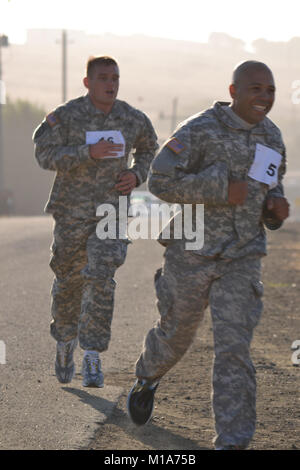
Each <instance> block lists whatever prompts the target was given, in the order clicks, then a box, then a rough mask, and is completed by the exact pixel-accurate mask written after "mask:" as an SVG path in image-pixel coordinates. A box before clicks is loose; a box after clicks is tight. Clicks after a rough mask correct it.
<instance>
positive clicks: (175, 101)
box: [171, 98, 178, 133]
mask: <svg viewBox="0 0 300 470" xmlns="http://www.w3.org/2000/svg"><path fill="white" fill-rule="evenodd" d="M177 105H178V98H174V99H173V105H172V116H171V133H172V132H174V129H175V127H176V124H177Z"/></svg>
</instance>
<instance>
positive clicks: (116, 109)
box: [84, 93, 121, 118]
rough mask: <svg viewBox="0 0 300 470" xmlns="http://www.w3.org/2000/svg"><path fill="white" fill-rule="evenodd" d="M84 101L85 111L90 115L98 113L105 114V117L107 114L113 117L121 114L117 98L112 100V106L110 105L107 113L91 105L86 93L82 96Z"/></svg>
mask: <svg viewBox="0 0 300 470" xmlns="http://www.w3.org/2000/svg"><path fill="white" fill-rule="evenodd" d="M84 102H85V106H86V110H87V112H88V113H89V114H91V115H95V114H99V115H103V116H106V117H108V116H110V117H111V116H112V117H114V118H116V117H119V116H120V115H121V110H120V102H119V100H116V101H115V102H114V104H113V107H112V109H111V111H110V113H108V114H105V113H104V112H103V111H101V109H97V108H96V107H95V106H94V105H93V103H92V101H91V99H90V96H89V94H88V93H87V94H86V95H85V97H84Z"/></svg>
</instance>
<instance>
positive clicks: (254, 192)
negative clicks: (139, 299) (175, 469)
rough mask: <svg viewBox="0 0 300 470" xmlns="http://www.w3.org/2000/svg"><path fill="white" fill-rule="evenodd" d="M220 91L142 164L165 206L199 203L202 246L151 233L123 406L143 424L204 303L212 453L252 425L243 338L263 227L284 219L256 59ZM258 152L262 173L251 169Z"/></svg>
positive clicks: (280, 151)
mask: <svg viewBox="0 0 300 470" xmlns="http://www.w3.org/2000/svg"><path fill="white" fill-rule="evenodd" d="M230 94H231V97H232V103H231V104H230V103H223V102H216V103H215V104H214V105H213V107H212V108H210V109H208V110H206V111H204V112H201V113H199V114H197V115H195V116H192V117H191V118H190V119H188V120H187V121H185V122H183V123H182V124H180V125H179V127H178V128H177V129H176V131H175V133H174V135H173V136H172V137H171V138H170V139H169V140H168V141H167V142H166V143H165V144H164V146H163V147H162V149H161V150H160V152H159V153H158V155H157V156H156V158H155V159H154V160H153V162H152V165H151V170H150V175H149V189H150V191H151V192H152V193H153V194H155V195H156V196H158V197H159V198H161V199H163V200H165V201H167V202H170V203H179V204H193V205H195V204H204V244H203V246H202V248H200V249H197V250H193V251H192V250H187V249H186V248H185V243H186V240H185V239H182V240H175V239H173V240H171V239H169V240H167V239H164V238H163V236H161V237H160V239H159V241H160V243H162V244H163V245H164V246H166V251H165V255H164V257H165V260H164V265H163V267H162V269H159V270H158V272H157V273H156V276H155V287H156V292H157V299H158V302H157V306H158V309H159V312H160V320H159V321H158V322H157V324H156V325H155V327H154V328H152V329H151V330H150V331H149V332H148V334H147V336H146V338H145V341H144V347H143V351H142V353H141V355H140V358H139V360H138V361H137V364H136V376H137V378H138V380H137V381H136V383H135V384H134V386H133V388H132V389H131V391H130V393H129V396H128V402H127V407H128V412H129V416H130V417H131V419H132V420H133V421H134V422H135V423H136V424H137V425H142V424H145V423H146V422H148V421H149V419H150V418H151V413H152V409H153V404H154V393H155V390H156V388H157V386H158V383H159V381H160V379H161V378H162V376H163V375H164V374H166V373H167V371H169V370H170V368H171V367H172V366H174V364H176V362H177V361H178V360H179V359H180V358H181V357H182V356H183V354H184V353H185V352H186V350H187V349H188V347H189V346H190V344H191V342H192V340H193V338H194V335H195V333H196V330H197V327H198V326H199V325H200V323H201V320H202V318H203V314H204V310H205V308H206V307H207V306H208V305H209V306H210V311H211V316H212V324H213V333H214V351H215V356H214V367H213V397H212V401H213V413H214V418H215V427H216V438H215V439H214V445H215V448H217V449H231V448H240V449H241V448H246V447H247V446H248V444H249V442H250V440H251V438H252V436H253V433H254V430H255V420H256V412H255V408H256V406H255V395H256V383H255V368H254V366H253V364H252V362H251V358H250V342H251V339H252V335H253V330H254V327H255V326H256V325H257V323H258V321H259V318H260V315H261V312H262V306H263V304H262V295H263V285H262V282H261V280H260V271H261V257H263V256H264V255H266V235H265V229H264V224H265V225H266V226H267V227H268V228H270V229H276V228H279V227H280V225H281V224H282V222H283V220H284V219H285V218H286V217H287V216H288V202H287V201H286V199H285V198H284V195H283V186H282V177H283V174H284V172H285V148H284V144H283V141H282V138H281V133H280V131H279V129H278V128H277V127H276V126H275V125H274V124H273V122H272V121H270V120H269V119H268V118H267V117H266V114H267V113H268V112H269V111H270V109H271V107H272V105H273V101H274V95H275V86H274V81H273V76H272V73H271V71H270V70H269V68H268V67H267V66H266V65H265V64H262V63H260V62H252V61H251V62H249V61H248V62H245V63H243V64H240V65H239V66H238V67H237V68H236V70H235V71H234V75H233V83H232V85H231V86H230ZM258 144H260V145H261V146H263V147H260V146H259V145H258ZM262 148H263V151H264V152H263V156H264V158H266V161H267V162H268V163H267V166H266V168H265V169H264V172H265V171H266V172H268V173H267V176H266V175H265V173H264V172H263V173H262V174H258V173H257V172H255V171H254V169H253V166H252V165H253V162H254V157H255V155H256V154H257V152H258V150H257V149H259V150H261V149H262ZM272 151H275V152H274V154H275V153H276V157H275V156H274V154H273V153H272ZM268 152H269V153H268ZM270 152H271V153H270ZM270 155H271V158H274V161H273V163H272V161H268V158H269V156H270ZM278 161H281V163H280V164H278V163H277V162H278ZM250 170H251V171H250ZM250 174H251V175H252V176H251V177H250V176H249V175H250ZM268 178H269V180H268ZM266 181H269V184H267V183H266ZM175 217H176V216H175ZM172 223H174V220H173V221H172ZM172 223H171V225H172ZM195 228H196V227H195V226H194V230H195Z"/></svg>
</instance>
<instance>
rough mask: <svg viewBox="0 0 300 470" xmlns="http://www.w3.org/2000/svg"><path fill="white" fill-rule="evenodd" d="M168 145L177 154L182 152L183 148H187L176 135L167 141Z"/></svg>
mask: <svg viewBox="0 0 300 470" xmlns="http://www.w3.org/2000/svg"><path fill="white" fill-rule="evenodd" d="M167 147H168V148H169V149H170V150H172V151H173V152H175V153H176V154H178V153H180V152H182V150H184V149H185V146H184V145H183V144H182V143H181V142H179V140H178V139H175V137H174V138H173V139H171V140H169V142H168V143H167Z"/></svg>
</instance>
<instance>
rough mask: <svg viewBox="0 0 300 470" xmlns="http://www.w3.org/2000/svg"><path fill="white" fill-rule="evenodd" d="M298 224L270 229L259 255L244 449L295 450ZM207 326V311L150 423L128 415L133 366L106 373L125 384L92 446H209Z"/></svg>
mask: <svg viewBox="0 0 300 470" xmlns="http://www.w3.org/2000/svg"><path fill="white" fill-rule="evenodd" d="M299 234H300V223H294V224H289V223H287V224H286V225H285V226H284V227H283V228H281V229H280V230H278V231H276V232H270V231H269V232H268V242H269V243H268V245H269V255H268V256H267V257H266V258H264V260H263V281H264V285H265V297H264V313H263V317H262V320H261V322H260V324H259V326H258V327H257V328H256V330H255V335H254V339H253V343H252V358H253V362H254V364H255V367H256V371H257V430H256V433H255V436H254V439H253V441H252V443H251V446H250V449H256V450H292V449H300V438H299V429H300V402H299V377H300V366H298V367H297V366H294V365H293V363H292V359H291V357H292V351H291V345H292V343H293V342H294V341H295V340H300V320H299V310H300V236H299ZM212 360H213V341H212V328H211V320H210V315H209V310H208V311H207V312H206V315H205V319H204V322H203V324H202V327H201V329H199V332H198V334H197V337H196V339H195V341H194V343H193V345H192V346H191V348H190V349H189V351H188V352H187V353H186V355H185V356H184V358H183V359H182V360H181V361H180V362H179V363H178V364H177V365H176V367H174V368H173V369H172V370H171V371H170V372H169V373H168V374H167V375H166V376H165V377H164V379H163V380H162V382H161V384H160V387H159V388H158V390H157V393H156V400H155V410H154V413H153V418H152V421H151V422H150V423H149V424H148V425H146V426H145V427H143V428H137V427H135V426H134V425H133V424H132V423H131V422H130V420H129V418H128V416H127V414H126V399H127V392H128V391H129V389H130V387H131V385H132V383H133V381H134V376H133V372H132V370H128V371H124V370H123V371H121V372H114V373H111V374H108V375H107V377H106V383H107V384H109V385H115V384H118V385H119V386H123V387H124V390H125V392H124V394H123V396H122V397H121V399H120V401H119V403H118V405H117V407H116V409H115V411H114V413H113V414H112V415H111V417H110V418H109V419H108V420H107V421H106V422H105V423H103V424H102V425H101V426H100V428H99V430H98V432H97V435H96V436H95V439H94V440H93V442H92V443H91V444H90V446H89V448H90V449H97V450H180V449H181V450H201V449H203V450H204V449H206V450H207V449H212V448H213V446H212V439H213V437H214V423H213V419H212V415H211V400H210V395H211V366H212Z"/></svg>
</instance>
